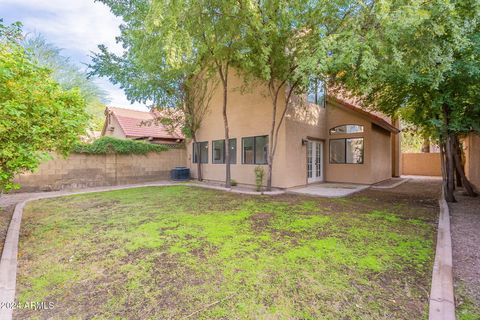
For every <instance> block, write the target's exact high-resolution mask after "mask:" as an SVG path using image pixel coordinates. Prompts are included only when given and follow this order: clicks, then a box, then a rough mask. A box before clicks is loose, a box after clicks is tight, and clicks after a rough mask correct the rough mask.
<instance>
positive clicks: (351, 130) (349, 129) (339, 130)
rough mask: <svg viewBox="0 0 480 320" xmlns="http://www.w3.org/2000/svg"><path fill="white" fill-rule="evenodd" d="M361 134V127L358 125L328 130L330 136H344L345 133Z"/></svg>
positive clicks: (346, 125) (347, 125)
mask: <svg viewBox="0 0 480 320" xmlns="http://www.w3.org/2000/svg"><path fill="white" fill-rule="evenodd" d="M359 132H363V126H361V125H358V124H345V125H343V126H338V127H335V128H332V129H330V134H345V133H359Z"/></svg>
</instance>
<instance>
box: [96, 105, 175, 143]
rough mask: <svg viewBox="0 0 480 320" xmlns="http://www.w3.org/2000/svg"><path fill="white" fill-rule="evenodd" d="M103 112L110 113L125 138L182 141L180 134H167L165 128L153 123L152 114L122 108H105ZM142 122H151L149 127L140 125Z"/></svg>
mask: <svg viewBox="0 0 480 320" xmlns="http://www.w3.org/2000/svg"><path fill="white" fill-rule="evenodd" d="M105 112H110V113H111V114H112V115H113V116H114V117H115V118H116V119H117V120H118V123H119V124H120V127H121V128H122V130H123V132H124V133H125V135H126V136H127V137H132V138H143V137H151V138H163V139H183V138H184V137H183V135H182V134H181V133H180V132H173V133H172V132H169V131H168V130H167V129H166V128H165V126H163V125H162V124H160V123H155V122H154V121H153V120H155V118H156V116H155V114H154V113H153V112H145V111H138V110H131V109H124V108H116V107H107V110H106V111H105ZM142 121H151V122H150V125H148V124H147V125H145V124H142Z"/></svg>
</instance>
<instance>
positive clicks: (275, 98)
mask: <svg viewBox="0 0 480 320" xmlns="http://www.w3.org/2000/svg"><path fill="white" fill-rule="evenodd" d="M269 87H270V95H273V97H272V107H273V108H272V109H273V114H272V127H271V128H270V137H269V140H270V142H269V146H268V159H267V161H268V162H267V163H268V172H267V191H271V190H272V176H273V157H274V152H275V150H274V147H273V146H274V138H275V136H274V135H275V125H276V120H277V101H278V92H279V89H277V90H275V83H274V80H271V82H270V85H269Z"/></svg>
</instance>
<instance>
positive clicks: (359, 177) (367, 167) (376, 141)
mask: <svg viewBox="0 0 480 320" xmlns="http://www.w3.org/2000/svg"><path fill="white" fill-rule="evenodd" d="M345 124H357V125H363V126H364V132H363V133H354V134H336V135H334V136H329V139H330V138H331V139H339V138H362V137H363V138H364V140H363V143H364V146H363V147H364V154H363V157H364V159H363V164H333V163H330V162H329V159H328V148H329V143H330V142H329V140H328V141H327V144H326V148H325V151H326V152H325V154H326V156H327V157H326V159H325V164H326V165H325V168H326V180H327V181H331V182H351V183H361V184H372V183H376V182H379V181H383V180H386V179H389V178H390V177H391V173H392V167H391V163H392V160H391V140H390V139H391V138H390V132H388V131H386V130H383V129H380V130H378V129H377V130H375V129H372V123H371V121H370V120H369V119H367V118H365V117H363V116H361V115H359V114H358V113H356V112H354V111H350V110H345V109H343V108H341V107H340V106H338V105H335V104H328V105H327V127H328V129H330V128H334V127H336V126H340V125H345Z"/></svg>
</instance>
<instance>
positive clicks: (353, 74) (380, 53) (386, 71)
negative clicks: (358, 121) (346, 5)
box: [333, 0, 480, 140]
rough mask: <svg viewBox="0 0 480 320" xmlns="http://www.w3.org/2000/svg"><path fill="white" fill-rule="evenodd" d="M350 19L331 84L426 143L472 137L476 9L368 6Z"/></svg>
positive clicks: (478, 64)
mask: <svg viewBox="0 0 480 320" xmlns="http://www.w3.org/2000/svg"><path fill="white" fill-rule="evenodd" d="M353 18H354V19H355V20H356V21H357V24H356V25H354V26H355V28H354V29H352V31H351V34H350V35H346V37H347V39H348V41H347V42H348V43H349V47H348V48H344V47H338V48H337V49H336V50H335V51H334V53H333V55H334V57H335V60H336V64H337V70H336V73H335V74H334V81H335V82H337V83H341V85H342V86H344V87H345V88H347V89H348V90H349V91H350V92H352V93H353V94H355V95H357V96H358V97H362V100H363V102H364V103H365V104H366V105H368V106H371V107H373V108H376V109H379V110H380V111H383V112H385V113H387V114H389V115H392V116H394V115H400V116H401V117H402V118H403V119H405V120H406V121H408V122H410V123H412V124H414V125H416V126H417V127H418V128H419V129H421V130H422V132H423V133H424V134H425V135H427V136H429V137H431V138H432V139H434V140H437V139H439V138H441V139H445V137H446V135H447V134H448V133H454V134H457V135H458V134H463V133H468V132H470V131H472V130H473V131H477V132H480V127H479V124H480V36H479V35H480V7H479V6H478V2H477V1H473V0H467V1H457V2H449V1H444V0H434V1H428V2H423V1H417V0H395V1H389V2H386V3H382V4H377V3H376V2H372V3H371V4H370V5H369V8H368V10H362V11H359V12H358V13H357V14H355V15H354V17H353ZM350 48H354V50H350Z"/></svg>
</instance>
